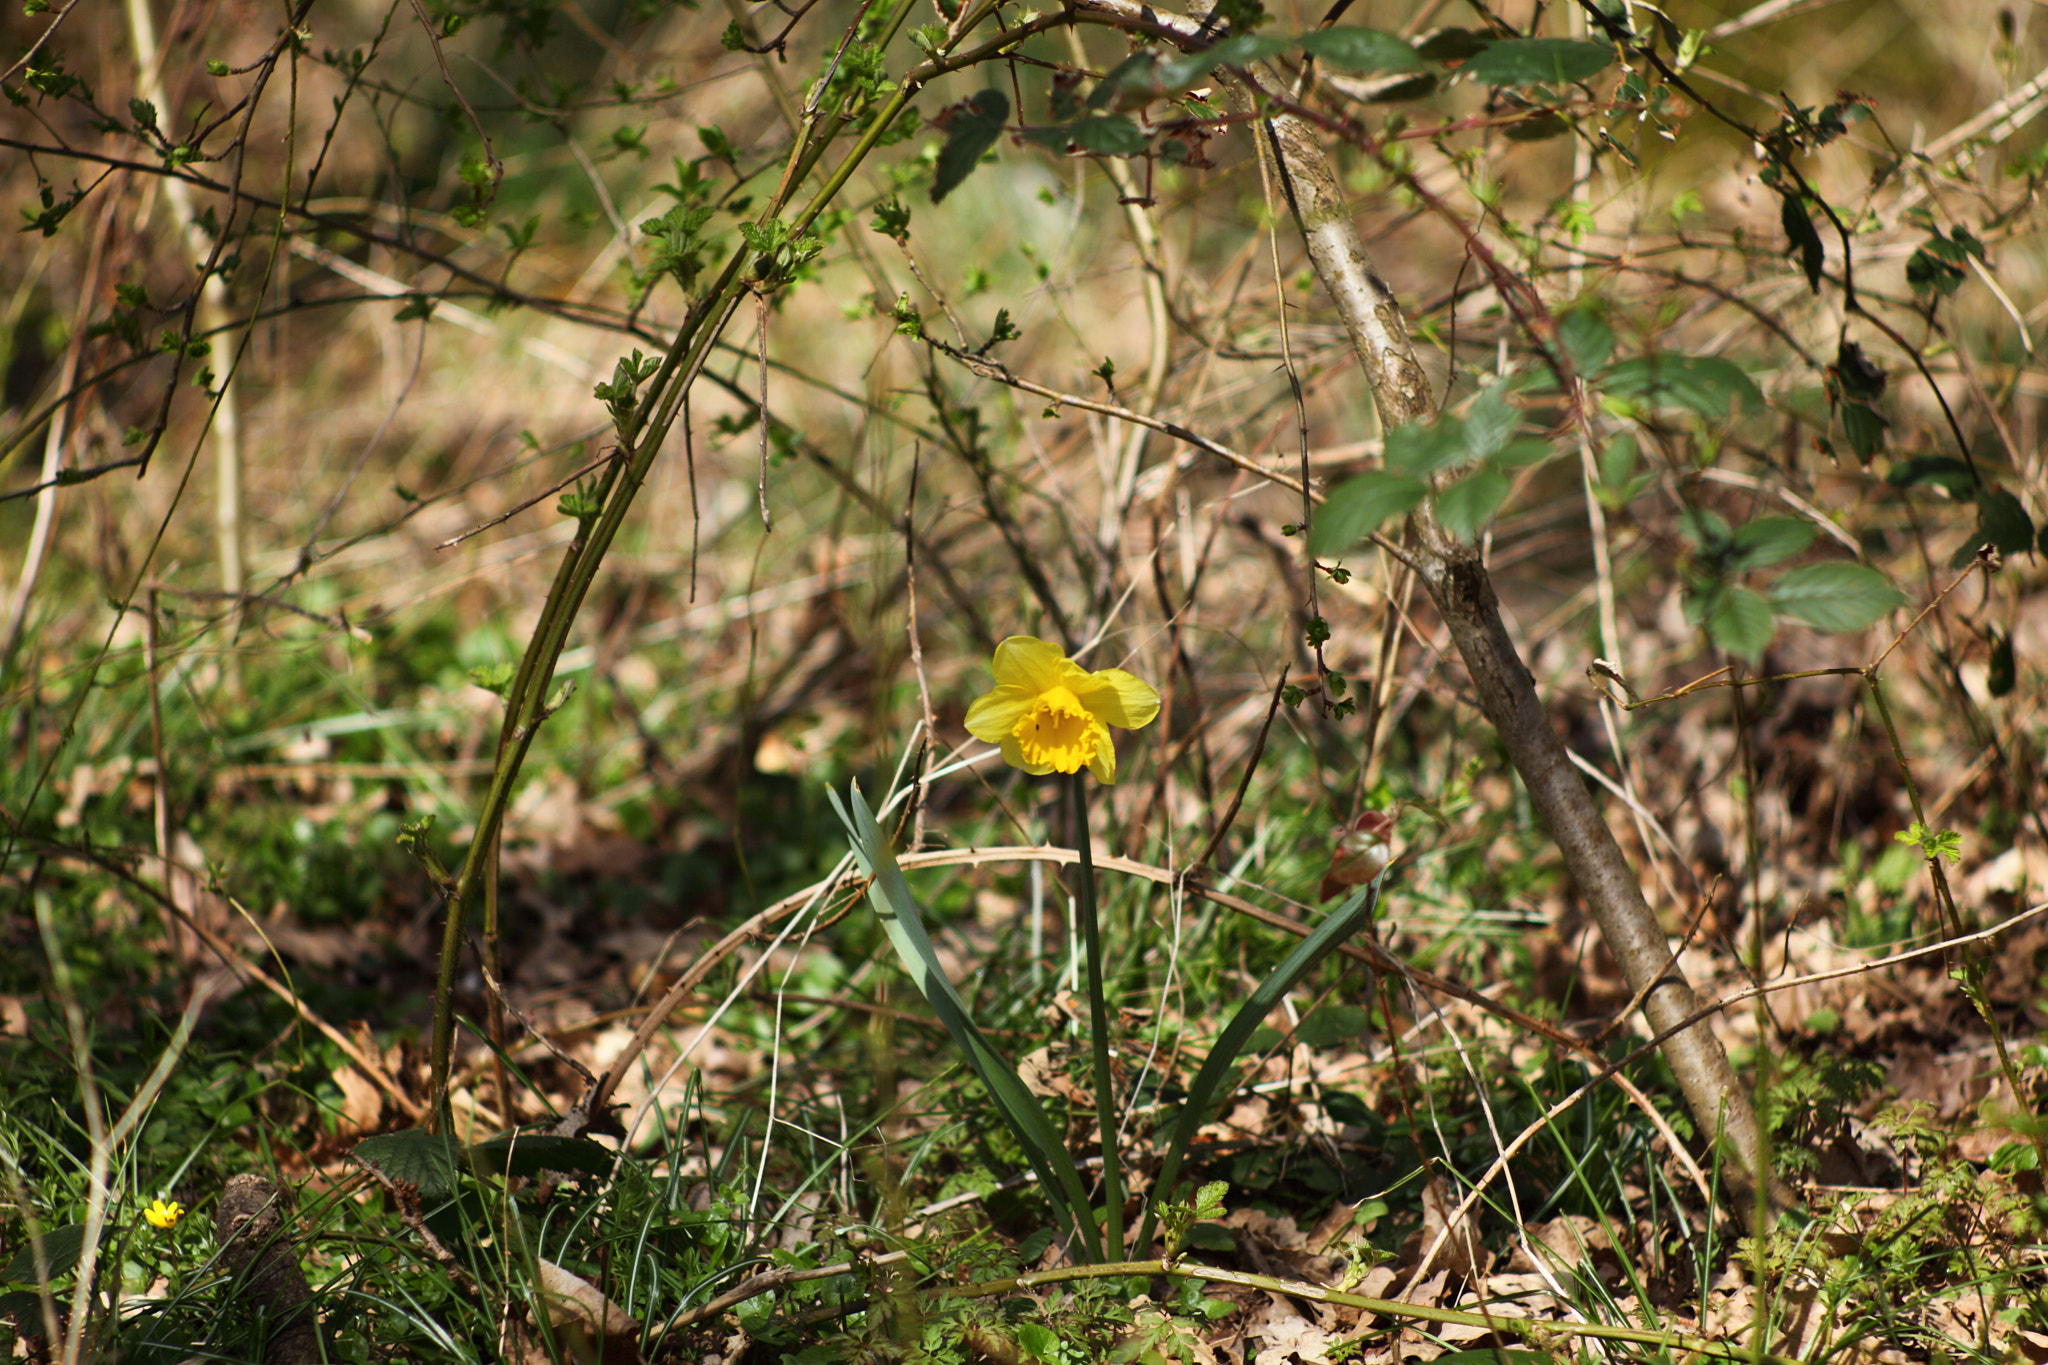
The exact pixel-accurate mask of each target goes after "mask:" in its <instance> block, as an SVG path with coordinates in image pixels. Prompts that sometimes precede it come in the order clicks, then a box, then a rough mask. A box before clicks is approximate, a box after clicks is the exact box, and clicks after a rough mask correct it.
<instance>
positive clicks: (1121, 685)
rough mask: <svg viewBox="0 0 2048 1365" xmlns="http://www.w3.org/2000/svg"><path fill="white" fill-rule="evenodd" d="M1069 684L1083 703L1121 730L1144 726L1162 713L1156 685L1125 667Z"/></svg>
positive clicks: (1091, 675)
mask: <svg viewBox="0 0 2048 1365" xmlns="http://www.w3.org/2000/svg"><path fill="white" fill-rule="evenodd" d="M1068 686H1069V687H1072V688H1073V690H1074V695H1075V696H1077V697H1079V698H1080V699H1081V704H1082V705H1083V706H1085V707H1087V708H1088V709H1089V710H1090V711H1091V712H1093V713H1094V714H1096V715H1097V716H1100V717H1101V718H1102V719H1104V720H1106V721H1108V722H1109V723H1110V724H1111V725H1114V726H1117V727H1118V728H1119V729H1124V730H1138V729H1142V728H1143V727H1145V726H1147V725H1150V724H1151V723H1152V722H1153V720H1154V719H1155V718H1156V717H1157V716H1158V715H1159V694H1158V693H1157V692H1155V691H1153V690H1152V684H1150V683H1148V682H1146V681H1145V680H1144V679H1143V678H1140V677H1138V676H1137V675H1136V674H1134V673H1126V672H1124V671H1123V670H1122V669H1121V668H1105V669H1103V670H1102V671H1101V672H1099V673H1090V674H1088V675H1087V676H1086V677H1085V678H1083V679H1082V680H1080V681H1078V682H1074V683H1069V684H1068Z"/></svg>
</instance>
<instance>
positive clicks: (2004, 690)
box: [1984, 630, 2019, 697]
mask: <svg viewBox="0 0 2048 1365" xmlns="http://www.w3.org/2000/svg"><path fill="white" fill-rule="evenodd" d="M2018 681H2019V671H2018V667H2017V664H2016V662H2015V660H2014V659H2013V654H2012V636H2010V635H2005V634H2001V633H2000V632H1998V631H1995V630H1994V631H1992V632H1991V663H1990V666H1989V667H1988V668H1987V669H1986V671H1985V676H1984V689H1985V691H1987V692H1989V693H1990V694H1991V695H1992V696H1994V697H2003V696H2007V695H2009V694H2010V693H2011V692H2012V689H2013V687H2014V686H2015V685H2016V684H2017V683H2018Z"/></svg>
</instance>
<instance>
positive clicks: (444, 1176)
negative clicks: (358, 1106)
mask: <svg viewBox="0 0 2048 1365" xmlns="http://www.w3.org/2000/svg"><path fill="white" fill-rule="evenodd" d="M351 1155H353V1156H354V1157H355V1159H356V1160H358V1161H361V1162H365V1163H367V1164H369V1165H371V1166H375V1167H376V1168H377V1169H378V1170H380V1171H382V1172H383V1173H384V1174H385V1175H386V1176H387V1177H389V1178H390V1179H391V1180H393V1181H396V1182H398V1183H401V1184H406V1185H411V1186H414V1187H416V1188H417V1189H418V1190H419V1192H420V1195H421V1197H422V1198H425V1199H439V1198H441V1197H442V1196H443V1195H445V1194H447V1193H448V1191H450V1190H452V1189H454V1188H455V1177H456V1174H457V1173H458V1171H459V1169H460V1167H459V1166H458V1164H457V1163H458V1161H459V1160H460V1156H459V1154H458V1151H457V1149H456V1146H455V1140H454V1139H453V1138H450V1137H448V1136H447V1135H446V1134H443V1133H430V1132H428V1131H427V1130H426V1129H424V1128H404V1129H400V1130H399V1131H398V1132H396V1133H379V1134H378V1135H377V1136H376V1137H367V1138H364V1139H363V1140H362V1141H361V1142H358V1143H357V1144H356V1145H355V1150H354V1152H352V1153H351Z"/></svg>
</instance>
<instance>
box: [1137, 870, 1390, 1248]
mask: <svg viewBox="0 0 2048 1365" xmlns="http://www.w3.org/2000/svg"><path fill="white" fill-rule="evenodd" d="M1385 880H1386V874H1385V873H1384V872H1382V873H1381V874H1380V876H1378V877H1376V878H1374V879H1373V880H1372V881H1370V882H1367V883H1366V884H1365V885H1364V886H1362V887H1360V888H1359V889H1358V890H1357V891H1355V892H1353V893H1352V894H1351V898H1350V899H1349V900H1347V901H1345V902H1344V903H1343V904H1342V905H1340V906H1338V907H1337V908H1336V909H1335V910H1332V911H1331V912H1330V914H1329V916H1328V917H1327V918H1326V919H1324V920H1323V922H1322V923H1321V924H1319V925H1317V926H1316V930H1315V932H1314V933H1312V934H1310V935H1309V936H1308V937H1307V938H1305V939H1303V940H1302V941H1301V942H1300V943H1299V944H1298V945H1296V947H1295V949H1294V951H1293V952H1291V953H1289V954H1288V955H1287V960H1286V961H1284V962H1282V963H1281V964H1280V965H1279V966H1278V967H1276V968H1274V969H1273V972H1272V974H1271V975H1270V976H1268V977H1267V978H1266V979H1265V980H1264V981H1261V982H1260V983H1259V985H1258V988H1257V989H1256V990H1254V991H1253V992H1252V993H1251V994H1250V995H1249V996H1247V997H1246V998H1245V1002H1244V1003H1243V1004H1242V1005H1240V1006H1238V1008H1237V1013H1235V1014H1233V1015H1231V1016H1230V1022H1229V1023H1228V1024H1225V1025H1224V1026H1223V1032H1222V1033H1221V1034H1219V1035H1218V1036H1217V1038H1216V1045H1215V1046H1214V1047H1212V1048H1210V1049H1209V1056H1208V1059H1207V1060H1206V1061H1204V1062H1203V1063H1202V1069H1201V1071H1199V1072H1198V1073H1196V1075H1195V1079H1194V1083H1193V1084H1191V1085H1190V1086H1188V1097H1187V1102H1186V1103H1184V1104H1183V1105H1182V1106H1181V1110H1180V1114H1179V1116H1178V1117H1177V1118H1175V1119H1174V1121H1173V1125H1172V1127H1171V1128H1170V1129H1169V1130H1168V1131H1169V1134H1170V1136H1169V1137H1168V1139H1167V1144H1166V1157H1165V1160H1164V1161H1163V1162H1162V1163H1161V1164H1160V1167H1159V1179H1158V1181H1157V1182H1155V1183H1154V1185H1153V1187H1152V1189H1153V1200H1152V1203H1151V1205H1150V1207H1149V1208H1148V1210H1147V1212H1146V1214H1145V1226H1144V1227H1143V1228H1141V1229H1140V1230H1139V1232H1138V1241H1137V1245H1139V1246H1141V1247H1144V1246H1150V1245H1151V1244H1152V1230H1153V1226H1154V1219H1155V1218H1156V1216H1157V1212H1158V1208H1159V1205H1160V1204H1161V1203H1162V1202H1164V1201H1166V1200H1170V1199H1172V1198H1174V1195H1175V1188H1174V1187H1175V1184H1176V1182H1177V1181H1178V1180H1179V1179H1180V1167H1181V1162H1182V1161H1183V1160H1184V1159H1185V1158H1186V1157H1187V1154H1188V1147H1189V1145H1190V1144H1191V1143H1192V1142H1193V1141H1194V1139H1195V1134H1196V1133H1197V1132H1199V1131H1200V1130H1201V1127H1202V1125H1203V1124H1205V1123H1207V1122H1208V1121H1209V1120H1210V1118H1211V1117H1213V1115H1214V1113H1215V1109H1216V1102H1217V1098H1218V1096H1219V1095H1221V1094H1223V1093H1224V1083H1225V1082H1226V1081H1230V1080H1234V1078H1235V1075H1234V1073H1235V1071H1236V1068H1237V1059H1238V1056H1239V1054H1241V1053H1242V1052H1243V1051H1244V1048H1245V1044H1246V1043H1247V1042H1249V1041H1250V1040H1251V1037H1252V1034H1253V1033H1254V1032H1256V1031H1257V1030H1258V1029H1259V1028H1260V1027H1261V1026H1262V1025H1263V1024H1264V1023H1265V1022H1266V1016H1267V1015H1269V1014H1271V1013H1272V1012H1273V1010H1274V1009H1275V1008H1276V1007H1277V1006H1278V1005H1279V1003H1280V1000H1281V998H1282V997H1283V996H1285V995H1286V994H1287V993H1288V992H1289V991H1291V990H1293V989H1294V988H1295V986H1296V985H1298V984H1299V983H1300V981H1301V979H1302V978H1303V977H1305V976H1307V975H1308V974H1309V973H1310V972H1312V971H1314V970H1315V968H1316V964H1318V963H1320V962H1321V961H1322V960H1323V959H1324V958H1326V957H1328V956H1329V955H1330V954H1331V953H1333V952H1335V951H1337V947H1338V945H1339V944H1341V943H1343V942H1344V941H1345V940H1346V939H1348V938H1350V937H1351V936H1352V935H1353V934H1356V933H1357V932H1358V931H1359V930H1361V929H1363V928H1365V926H1366V925H1368V924H1370V923H1371V922H1372V917H1373V914H1374V912H1375V911H1377V910H1378V909H1379V903H1380V884H1381V883H1382V882H1383V881H1385ZM1232 1088H1235V1087H1234V1086H1233V1087H1232Z"/></svg>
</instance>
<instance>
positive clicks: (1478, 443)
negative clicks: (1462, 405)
mask: <svg viewBox="0 0 2048 1365" xmlns="http://www.w3.org/2000/svg"><path fill="white" fill-rule="evenodd" d="M1521 424H1522V413H1521V410H1520V409H1519V408H1517V407H1516V406H1515V405H1514V404H1513V403H1512V402H1511V401H1509V399H1508V385H1507V383H1506V381H1504V380H1500V381H1496V382H1494V383H1492V384H1488V385H1487V386H1486V387H1485V388H1484V389H1482V390H1480V392H1479V397H1478V398H1476V399H1474V400H1473V402H1472V406H1471V407H1469V408H1467V409H1466V410H1465V453H1466V454H1467V455H1468V456H1469V457H1470V458H1472V459H1474V460H1484V459H1487V458H1489V457H1490V456H1492V455H1493V454H1494V452H1496V451H1498V450H1499V449H1500V448H1501V447H1502V446H1504V445H1506V444H1507V443H1508V438H1509V437H1510V436H1513V435H1514V434H1515V428H1516V427H1518V426H1520V425H1521Z"/></svg>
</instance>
